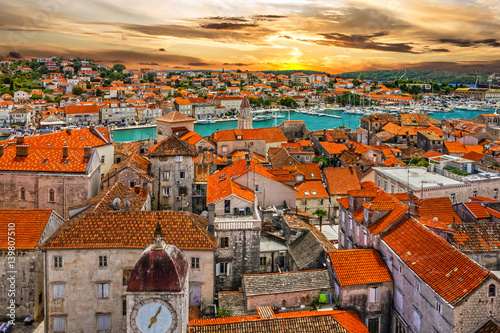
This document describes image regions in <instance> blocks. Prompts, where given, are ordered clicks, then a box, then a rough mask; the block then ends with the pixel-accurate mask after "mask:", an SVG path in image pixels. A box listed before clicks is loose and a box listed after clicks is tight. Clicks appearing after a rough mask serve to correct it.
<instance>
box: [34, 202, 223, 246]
mask: <svg viewBox="0 0 500 333" xmlns="http://www.w3.org/2000/svg"><path fill="white" fill-rule="evenodd" d="M70 221H71V220H70ZM70 221H68V222H70ZM158 223H159V224H160V226H161V229H162V233H163V238H164V240H165V242H166V243H167V244H173V245H175V246H177V247H178V248H180V249H181V250H213V249H215V248H216V247H217V240H216V238H215V236H213V235H212V234H210V233H209V232H208V231H207V227H208V220H207V219H205V218H202V217H200V216H199V215H196V214H192V213H189V212H173V211H162V212H148V211H127V212H107V213H92V214H89V215H87V216H85V217H84V218H83V219H82V220H81V221H79V222H78V223H76V224H75V225H72V226H70V227H69V228H67V229H66V230H64V231H63V232H61V233H59V234H58V235H56V236H54V237H51V238H50V239H49V240H48V241H47V242H45V244H44V245H43V248H44V249H109V248H133V249H144V248H146V246H148V245H150V244H151V242H152V241H153V240H154V238H155V237H154V231H155V229H156V226H157V224H158Z"/></svg>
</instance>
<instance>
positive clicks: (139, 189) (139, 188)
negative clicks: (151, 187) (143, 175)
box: [134, 185, 141, 194]
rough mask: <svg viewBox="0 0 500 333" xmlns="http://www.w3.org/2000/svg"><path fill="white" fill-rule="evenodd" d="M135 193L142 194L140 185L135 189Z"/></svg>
mask: <svg viewBox="0 0 500 333" xmlns="http://www.w3.org/2000/svg"><path fill="white" fill-rule="evenodd" d="M134 192H135V193H137V194H141V187H140V186H139V185H136V186H135V187H134Z"/></svg>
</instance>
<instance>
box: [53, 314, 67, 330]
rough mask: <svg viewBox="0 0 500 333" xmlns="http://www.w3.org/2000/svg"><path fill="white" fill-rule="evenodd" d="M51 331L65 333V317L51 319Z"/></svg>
mask: <svg viewBox="0 0 500 333" xmlns="http://www.w3.org/2000/svg"><path fill="white" fill-rule="evenodd" d="M52 324H53V326H54V327H53V331H54V332H66V317H52Z"/></svg>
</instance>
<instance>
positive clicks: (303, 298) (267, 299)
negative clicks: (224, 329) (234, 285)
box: [245, 289, 333, 312]
mask: <svg viewBox="0 0 500 333" xmlns="http://www.w3.org/2000/svg"><path fill="white" fill-rule="evenodd" d="M320 293H324V294H332V293H333V290H331V289H316V290H305V291H298V292H293V293H287V292H283V293H280V294H269V295H256V296H246V295H245V306H246V310H247V312H251V311H256V310H257V308H258V307H261V306H270V307H277V308H279V309H281V308H286V309H298V308H300V307H301V305H302V306H303V308H304V310H308V309H309V304H311V302H312V301H313V300H317V299H318V295H319V294H320Z"/></svg>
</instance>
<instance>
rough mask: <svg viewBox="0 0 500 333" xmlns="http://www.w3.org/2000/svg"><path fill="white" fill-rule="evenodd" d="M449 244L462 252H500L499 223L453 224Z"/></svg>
mask: <svg viewBox="0 0 500 333" xmlns="http://www.w3.org/2000/svg"><path fill="white" fill-rule="evenodd" d="M452 228H453V229H454V231H455V234H454V235H450V236H449V238H450V242H451V243H452V244H453V245H455V246H456V247H457V248H458V249H460V251H462V252H474V253H476V252H497V251H499V250H500V223H492V222H476V223H462V224H454V225H452Z"/></svg>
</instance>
